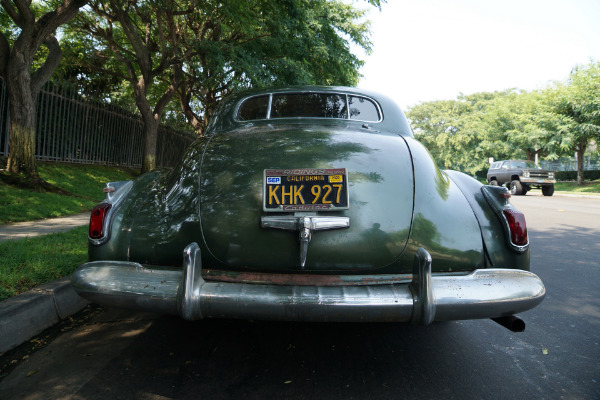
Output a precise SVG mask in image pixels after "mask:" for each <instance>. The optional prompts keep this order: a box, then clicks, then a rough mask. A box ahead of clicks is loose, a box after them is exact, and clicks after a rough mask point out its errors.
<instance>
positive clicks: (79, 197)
mask: <svg viewBox="0 0 600 400" xmlns="http://www.w3.org/2000/svg"><path fill="white" fill-rule="evenodd" d="M38 172H39V174H40V176H41V177H42V178H43V179H44V180H45V181H46V182H48V183H51V184H53V185H55V186H58V187H60V188H62V189H65V190H67V191H69V192H70V193H72V194H73V195H74V196H64V195H60V194H57V193H40V192H35V191H33V190H28V189H22V188H18V187H15V186H11V185H6V184H2V183H0V205H1V207H0V224H5V223H8V222H21V221H32V220H36V219H42V218H52V217H60V216H64V215H71V214H77V213H80V212H83V211H87V210H90V209H91V208H92V207H94V206H95V205H96V204H98V203H99V202H100V201H101V200H102V199H103V198H104V193H102V188H103V187H104V185H105V183H106V182H114V181H123V180H130V179H133V178H135V174H134V173H132V172H131V171H129V170H124V169H119V168H116V167H109V166H105V165H83V164H64V163H49V162H45V163H39V164H38Z"/></svg>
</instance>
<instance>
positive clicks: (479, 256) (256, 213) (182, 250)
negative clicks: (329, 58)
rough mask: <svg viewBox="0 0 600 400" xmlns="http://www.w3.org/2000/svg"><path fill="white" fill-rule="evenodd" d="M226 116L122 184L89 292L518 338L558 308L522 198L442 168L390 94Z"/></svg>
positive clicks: (252, 106) (277, 93)
mask: <svg viewBox="0 0 600 400" xmlns="http://www.w3.org/2000/svg"><path fill="white" fill-rule="evenodd" d="M215 115H216V116H215V117H214V118H213V120H212V122H211V124H210V126H209V128H208V129H207V132H206V135H205V136H204V137H202V138H199V139H198V140H197V141H196V142H194V143H193V144H192V145H191V146H190V147H189V149H188V151H187V153H186V155H185V156H184V157H183V159H182V161H181V163H180V164H179V166H178V167H176V168H174V169H172V170H169V171H163V172H151V173H147V174H144V175H142V176H140V177H139V178H138V179H136V180H135V181H133V182H131V181H127V182H112V183H108V184H107V186H106V188H105V192H106V199H105V200H104V201H103V202H102V203H101V204H99V205H98V206H97V207H95V208H94V210H93V211H92V216H91V220H90V231H89V262H88V263H86V264H84V265H82V266H81V267H80V268H79V269H78V270H77V272H76V273H75V274H74V275H73V278H72V284H73V286H74V287H75V288H76V290H77V291H78V293H79V294H80V295H81V296H83V297H85V298H87V299H89V300H91V301H93V302H96V303H100V304H106V305H112V306H119V307H128V308H134V309H139V310H150V311H155V312H159V313H171V314H178V315H180V316H181V317H183V318H185V319H189V320H194V319H200V318H209V317H224V318H245V319H275V320H299V321H357V322H358V321H399V322H412V323H416V324H424V325H427V324H429V323H431V322H432V321H438V320H440V321H443V320H459V319H476V318H493V319H495V320H496V321H498V322H500V323H502V324H504V325H505V326H508V327H510V328H512V329H514V330H522V329H523V328H524V324H523V323H522V321H521V320H520V319H518V318H516V317H514V314H516V313H519V312H522V311H525V310H529V309H531V308H533V307H535V306H536V305H538V304H539V303H540V302H541V301H542V300H543V298H544V295H545V288H544V285H543V283H542V281H541V280H540V279H539V278H538V277H537V276H536V275H535V274H533V273H531V272H528V269H529V241H528V236H527V228H526V225H525V218H524V216H523V214H522V213H521V212H519V211H518V210H516V209H515V208H514V207H513V206H512V205H511V204H510V203H509V197H510V193H509V192H508V191H507V190H506V188H502V187H493V186H487V185H486V186H483V185H481V184H480V183H479V182H478V181H476V180H475V179H473V178H471V177H469V176H467V175H465V174H462V173H459V172H456V171H440V170H439V169H438V168H437V167H436V165H435V164H434V162H433V160H432V158H431V156H430V155H429V153H428V152H427V150H426V149H425V148H424V147H423V146H422V145H421V144H420V143H419V142H418V141H416V140H415V139H414V138H413V134H412V132H411V129H410V126H409V124H408V122H407V120H406V117H405V116H404V114H403V113H402V111H401V110H400V109H399V108H398V107H397V106H396V105H395V104H394V103H393V102H392V101H390V100H389V99H388V98H386V97H385V96H381V95H379V94H375V93H370V92H366V91H361V90H357V89H354V88H347V87H300V88H286V89H273V90H262V91H253V92H247V93H243V94H240V95H237V96H232V97H230V98H229V99H227V100H225V101H223V103H222V104H221V106H220V108H219V109H218V110H217V112H216V114H215Z"/></svg>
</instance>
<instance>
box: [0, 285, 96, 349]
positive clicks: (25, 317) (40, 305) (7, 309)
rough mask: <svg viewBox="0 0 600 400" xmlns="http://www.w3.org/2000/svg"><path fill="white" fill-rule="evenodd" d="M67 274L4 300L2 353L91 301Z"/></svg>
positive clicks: (1, 305)
mask: <svg viewBox="0 0 600 400" xmlns="http://www.w3.org/2000/svg"><path fill="white" fill-rule="evenodd" d="M70 280H71V278H70V277H66V278H62V279H59V280H57V281H54V282H50V283H47V284H45V285H42V286H39V287H37V288H35V289H32V290H30V291H28V292H25V293H23V294H20V295H18V296H14V297H11V298H9V299H7V300H4V301H1V302H0V353H4V352H6V351H8V350H10V349H13V348H15V347H17V346H19V345H20V344H22V343H24V342H26V341H27V340H29V339H31V338H32V337H33V336H35V335H37V334H39V333H40V332H42V331H43V330H44V329H46V328H49V327H51V326H53V325H54V324H56V323H58V322H59V321H60V320H62V319H65V318H67V317H68V316H70V315H72V314H75V313H76V312H78V311H80V310H82V309H83V308H84V307H85V306H86V305H87V304H89V302H88V301H87V300H85V299H83V298H81V297H79V295H77V293H76V292H75V290H74V289H73V287H72V286H71V281H70Z"/></svg>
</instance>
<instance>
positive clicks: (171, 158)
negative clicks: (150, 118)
mask: <svg viewBox="0 0 600 400" xmlns="http://www.w3.org/2000/svg"><path fill="white" fill-rule="evenodd" d="M36 124H37V126H36V144H37V149H36V158H37V159H38V160H49V161H62V162H72V163H84V164H107V165H121V166H130V167H139V166H141V165H142V160H143V138H144V125H143V123H142V120H141V118H140V117H139V116H137V115H135V114H132V113H131V112H129V111H127V110H123V109H121V108H118V107H115V106H111V105H110V104H105V103H101V102H97V101H90V100H88V99H84V98H82V97H81V96H80V95H79V94H78V91H77V88H76V87H75V86H74V85H70V84H53V83H48V84H46V85H45V86H44V88H43V89H42V90H41V91H40V94H39V96H38V99H37V119H36ZM9 127H10V115H9V112H8V96H7V93H6V85H5V84H4V81H2V79H1V78H0V155H4V156H8V153H9V144H8V143H9V140H8V139H9V129H10V128H9ZM194 139H195V135H194V134H190V133H186V132H179V131H176V130H173V129H169V128H168V127H165V126H161V127H159V130H158V143H157V154H156V165H157V166H158V167H170V166H173V165H175V164H176V163H177V162H178V161H179V160H181V157H182V155H183V153H184V151H185V149H186V148H187V147H188V145H189V144H190V143H191V142H192V141H194Z"/></svg>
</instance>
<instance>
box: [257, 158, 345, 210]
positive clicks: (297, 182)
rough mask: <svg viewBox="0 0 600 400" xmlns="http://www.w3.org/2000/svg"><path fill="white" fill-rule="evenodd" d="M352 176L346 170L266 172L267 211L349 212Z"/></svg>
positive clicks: (307, 169) (264, 193)
mask: <svg viewBox="0 0 600 400" xmlns="http://www.w3.org/2000/svg"><path fill="white" fill-rule="evenodd" d="M348 199H349V197H348V174H347V173H346V169H345V168H323V169H320V168H304V169H303V168H297V169H266V170H265V172H264V186H263V210H264V211H280V212H293V211H335V210H346V209H348V206H349V201H348Z"/></svg>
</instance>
